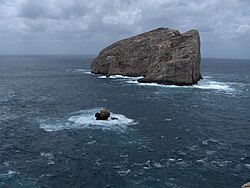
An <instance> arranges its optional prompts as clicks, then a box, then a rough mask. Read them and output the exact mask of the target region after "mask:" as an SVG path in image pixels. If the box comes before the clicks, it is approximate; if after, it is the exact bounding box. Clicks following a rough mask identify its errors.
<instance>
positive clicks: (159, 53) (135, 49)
mask: <svg viewBox="0 0 250 188" xmlns="http://www.w3.org/2000/svg"><path fill="white" fill-rule="evenodd" d="M91 72H92V73H96V74H105V75H108V76H109V75H116V74H120V75H123V76H143V77H144V78H142V79H139V80H138V81H139V82H155V83H160V84H175V85H192V84H196V83H197V81H199V80H200V79H201V78H202V76H201V73H200V36H199V32H198V31H197V30H190V31H188V32H185V33H183V34H181V33H180V32H179V31H178V30H175V29H169V28H158V29H155V30H152V31H149V32H146V33H143V34H140V35H137V36H134V37H130V38H127V39H123V40H120V41H118V42H115V43H114V44H112V45H110V46H108V47H106V48H105V49H103V50H102V51H101V52H100V53H99V55H98V56H97V57H96V58H95V59H94V60H93V62H92V64H91Z"/></svg>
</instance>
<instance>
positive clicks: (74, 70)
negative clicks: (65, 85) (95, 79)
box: [66, 69, 92, 74]
mask: <svg viewBox="0 0 250 188" xmlns="http://www.w3.org/2000/svg"><path fill="white" fill-rule="evenodd" d="M66 71H67V72H73V73H84V74H92V73H91V71H90V70H89V69H67V70H66Z"/></svg>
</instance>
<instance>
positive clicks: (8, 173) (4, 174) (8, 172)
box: [0, 170, 17, 179]
mask: <svg viewBox="0 0 250 188" xmlns="http://www.w3.org/2000/svg"><path fill="white" fill-rule="evenodd" d="M15 174H17V172H16V171H13V170H8V171H7V173H3V174H0V179H1V178H11V177H12V176H14V175H15Z"/></svg>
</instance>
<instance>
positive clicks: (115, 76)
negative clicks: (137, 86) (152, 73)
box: [98, 74, 143, 81]
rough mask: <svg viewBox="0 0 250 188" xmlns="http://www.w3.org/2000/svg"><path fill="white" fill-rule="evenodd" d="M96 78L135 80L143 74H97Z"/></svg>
mask: <svg viewBox="0 0 250 188" xmlns="http://www.w3.org/2000/svg"><path fill="white" fill-rule="evenodd" d="M98 78H101V79H123V80H126V81H137V80H138V79H140V78H143V76H139V77H132V76H122V75H119V74H117V75H111V76H99V77H98Z"/></svg>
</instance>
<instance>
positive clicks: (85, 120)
mask: <svg viewBox="0 0 250 188" xmlns="http://www.w3.org/2000/svg"><path fill="white" fill-rule="evenodd" d="M99 110H100V108H98V109H91V110H81V111H79V112H76V113H73V114H72V116H70V117H69V118H68V119H67V121H66V122H63V120H61V121H60V120H56V121H54V122H53V120H52V122H49V123H48V122H47V121H42V122H41V123H40V127H41V128H42V129H44V130H45V131H48V132H51V131H59V130H64V129H84V128H88V129H102V130H111V131H119V132H125V131H126V129H127V126H128V125H134V124H137V122H136V121H134V120H133V119H129V118H127V117H126V116H124V115H122V114H114V113H111V118H112V117H113V118H117V119H114V120H112V119H111V118H109V119H108V120H96V119H95V113H96V112H98V111H99Z"/></svg>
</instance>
